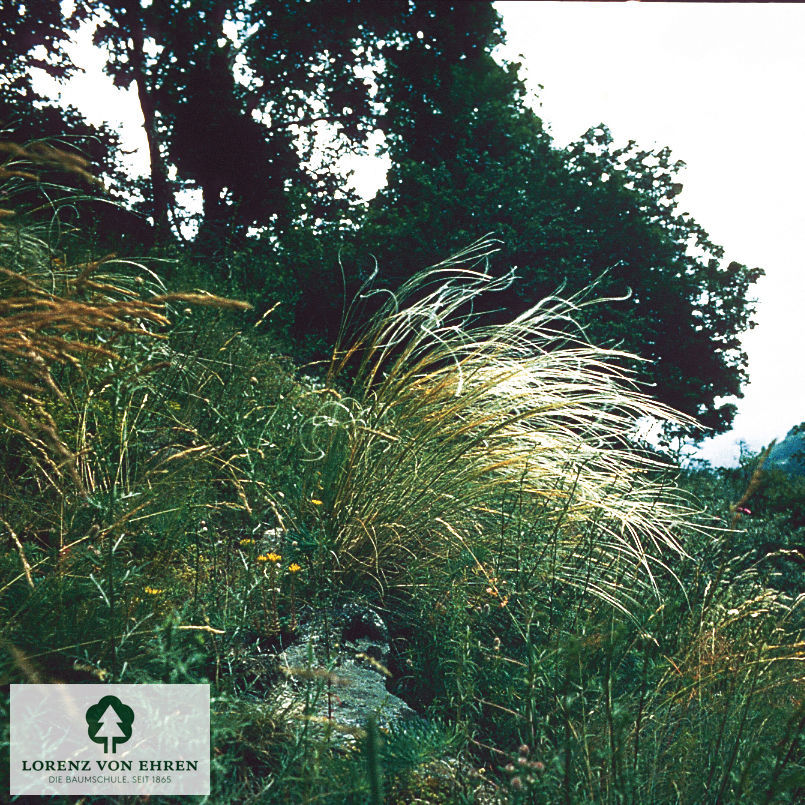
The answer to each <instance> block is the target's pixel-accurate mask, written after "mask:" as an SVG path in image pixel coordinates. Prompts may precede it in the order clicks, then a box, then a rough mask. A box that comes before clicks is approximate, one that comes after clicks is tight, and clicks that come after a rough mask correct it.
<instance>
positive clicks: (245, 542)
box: [238, 538, 254, 546]
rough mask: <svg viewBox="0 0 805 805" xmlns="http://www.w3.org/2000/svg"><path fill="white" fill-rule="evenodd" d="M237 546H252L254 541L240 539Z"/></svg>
mask: <svg viewBox="0 0 805 805" xmlns="http://www.w3.org/2000/svg"><path fill="white" fill-rule="evenodd" d="M238 545H244V546H245V545H254V540H253V539H249V538H246V539H242V540H240V541H239V542H238Z"/></svg>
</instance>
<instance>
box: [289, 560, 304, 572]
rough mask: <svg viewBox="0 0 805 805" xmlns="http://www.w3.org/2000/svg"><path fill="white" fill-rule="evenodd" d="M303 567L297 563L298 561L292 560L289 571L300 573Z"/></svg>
mask: <svg viewBox="0 0 805 805" xmlns="http://www.w3.org/2000/svg"><path fill="white" fill-rule="evenodd" d="M301 569H302V567H301V565H297V564H296V562H291V564H290V565H288V572H289V573H298V572H299V571H300V570H301Z"/></svg>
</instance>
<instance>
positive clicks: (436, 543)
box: [305, 241, 693, 603]
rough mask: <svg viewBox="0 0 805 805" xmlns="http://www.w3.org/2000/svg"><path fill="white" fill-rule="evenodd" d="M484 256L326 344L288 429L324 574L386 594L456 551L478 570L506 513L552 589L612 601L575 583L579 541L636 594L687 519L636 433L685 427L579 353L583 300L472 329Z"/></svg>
mask: <svg viewBox="0 0 805 805" xmlns="http://www.w3.org/2000/svg"><path fill="white" fill-rule="evenodd" d="M492 247H493V244H492V243H491V242H489V241H481V242H479V243H477V244H475V245H474V246H472V247H471V248H469V249H468V250H466V251H465V252H463V253H461V254H459V255H456V256H455V257H454V258H452V259H451V260H450V261H448V262H446V263H443V264H440V265H438V266H436V267H434V268H432V269H429V270H427V271H425V272H422V273H420V274H418V275H416V276H415V277H413V278H412V279H410V280H409V281H408V282H406V283H405V284H404V285H403V286H402V287H401V288H400V290H399V291H398V292H397V293H395V294H393V295H391V294H390V295H389V298H388V300H387V301H386V302H385V303H384V304H383V305H382V306H381V308H380V309H379V311H378V312H377V313H376V314H375V315H374V316H373V317H372V318H371V319H370V321H369V322H368V323H367V324H365V325H364V326H363V327H361V328H359V329H358V331H357V333H356V334H355V335H353V336H352V338H351V343H350V344H349V345H346V346H345V345H344V344H343V343H340V344H339V345H338V346H337V347H336V350H335V352H334V354H333V359H332V362H331V364H330V367H329V372H328V375H327V381H326V388H325V389H323V390H322V391H321V392H320V394H321V397H322V399H323V402H322V404H321V406H320V410H319V411H318V413H317V415H316V416H314V417H312V418H310V419H309V421H308V422H307V423H306V431H305V439H306V446H307V449H308V452H309V457H310V468H309V471H310V472H311V473H313V475H314V476H315V479H316V482H317V484H318V485H319V486H320V493H317V497H318V498H320V499H321V500H322V501H323V503H324V505H323V507H322V508H321V509H320V510H319V511H318V512H317V516H318V517H319V519H320V522H321V527H322V529H323V531H324V533H325V535H326V546H327V549H328V551H329V552H330V555H331V557H332V561H333V570H334V572H342V573H343V574H344V576H345V577H347V576H348V577H351V578H353V579H356V578H359V577H360V574H363V576H364V578H365V577H367V576H368V577H371V578H372V579H374V581H375V582H376V583H377V584H378V585H380V587H381V588H385V587H386V586H387V585H392V586H393V585H398V584H403V585H405V584H407V583H410V581H411V577H412V574H411V570H412V568H420V569H421V568H427V571H428V573H433V574H438V573H439V572H440V571H442V570H444V569H445V568H446V567H447V565H448V564H449V560H451V559H453V558H455V557H457V556H459V555H461V554H465V555H466V554H468V555H470V556H471V557H474V560H475V561H476V564H478V565H479V566H480V562H479V561H478V559H477V556H476V554H478V553H479V552H483V551H484V550H488V549H492V548H493V547H494V546H495V545H497V543H498V541H499V540H500V537H501V535H500V521H501V518H505V517H507V516H510V514H511V511H510V510H507V509H506V507H507V506H509V507H510V506H512V505H516V507H518V509H519V510H527V511H529V512H531V513H532V515H533V518H534V523H535V524H536V525H537V526H538V528H539V531H540V536H539V537H538V538H537V539H536V540H534V541H533V542H532V544H531V545H530V549H531V551H532V552H534V553H538V552H539V551H541V550H543V549H544V547H545V545H546V544H547V543H549V542H553V543H555V545H556V546H558V550H559V552H560V553H561V555H562V558H563V559H564V560H566V561H564V562H560V563H559V564H557V565H556V570H557V572H558V573H559V574H560V575H563V576H564V578H563V580H564V581H565V582H567V583H570V584H575V583H584V584H585V585H586V586H587V588H588V590H589V591H591V592H595V593H596V594H598V595H599V596H601V597H604V598H606V599H607V600H610V601H611V602H613V603H617V601H618V595H617V591H616V590H615V589H614V588H615V586H616V583H615V580H614V578H610V576H609V575H608V574H607V573H605V572H602V573H599V574H597V576H596V575H593V576H589V574H588V573H587V570H588V568H587V569H585V568H581V573H582V575H584V576H586V580H585V581H582V578H581V577H580V576H579V568H578V567H576V565H577V563H576V562H575V561H574V556H575V555H576V553H577V552H578V551H579V550H583V551H586V550H587V548H585V547H583V546H584V545H586V544H588V543H589V542H590V534H591V531H594V532H595V538H594V540H593V543H594V550H595V552H596V554H597V556H596V561H595V562H594V563H593V564H592V565H590V566H595V567H599V568H601V569H602V570H603V568H604V567H605V565H607V563H609V562H612V561H615V562H616V563H618V564H619V565H624V564H627V565H631V566H632V568H640V570H641V579H642V581H644V582H646V583H648V584H651V583H652V580H653V573H654V570H655V569H656V567H657V566H658V563H660V562H661V561H662V559H661V557H662V556H663V554H666V553H668V552H670V553H673V554H680V553H682V552H683V547H682V543H681V540H680V534H681V533H682V532H683V531H684V529H685V528H688V527H690V524H691V522H692V519H693V518H692V512H691V510H690V508H689V507H688V506H687V504H686V503H685V500H684V498H683V496H682V495H680V494H679V493H678V492H675V491H674V489H673V487H672V485H668V484H663V483H662V482H660V481H658V480H657V473H658V472H660V471H663V470H667V469H668V467H667V465H666V464H665V463H664V462H663V461H662V460H660V459H658V457H657V455H656V454H654V453H652V452H650V451H649V450H646V449H643V448H641V447H640V446H639V445H638V440H637V432H638V429H639V428H638V426H639V423H640V422H641V421H643V420H645V418H646V417H651V418H654V419H658V420H662V421H666V422H673V423H677V424H679V423H683V422H686V420H685V418H684V417H683V416H681V415H679V414H677V413H675V412H674V411H671V410H670V409H668V408H667V407H665V406H663V405H661V404H660V403H657V402H656V401H654V400H652V399H651V398H650V397H649V396H647V395H645V394H642V393H641V392H639V391H638V390H637V389H636V387H635V384H634V383H633V382H632V380H631V378H630V375H629V373H628V372H627V371H626V370H625V369H623V368H622V366H623V364H624V363H625V361H626V360H627V359H633V356H630V355H627V354H625V353H622V352H618V351H616V350H608V349H603V348H600V347H596V346H593V345H591V344H589V343H587V342H586V341H585V340H584V338H583V333H582V332H581V331H580V330H579V328H578V327H577V326H576V325H575V324H574V322H573V317H574V314H575V313H576V312H577V311H578V309H579V307H580V306H581V305H583V304H590V303H589V302H584V301H583V300H580V299H578V298H572V299H568V300H563V299H561V298H558V297H551V298H548V299H546V300H544V301H543V302H541V303H540V304H539V305H537V306H535V307H534V308H532V309H531V310H529V311H527V312H526V313H524V314H523V315H521V316H519V317H517V318H515V319H513V320H512V321H510V322H508V323H505V324H492V325H487V324H484V323H483V321H482V320H481V317H480V316H477V315H475V314H474V313H473V304H474V302H475V301H476V300H477V299H478V297H479V296H481V295H482V294H487V293H490V292H494V291H496V290H499V289H501V288H503V287H505V286H506V285H507V284H508V283H509V282H511V281H512V280H511V277H503V278H495V277H494V276H492V275H491V274H490V273H488V271H487V269H486V263H485V261H486V258H487V257H488V255H489V253H490V251H491V250H492ZM343 340H346V339H345V337H344V338H342V342H343ZM604 555H605V556H606V561H604ZM571 567H575V568H576V569H574V570H571ZM356 573H357V574H358V576H356V575H355V574H356ZM416 575H420V574H419V573H417V574H416Z"/></svg>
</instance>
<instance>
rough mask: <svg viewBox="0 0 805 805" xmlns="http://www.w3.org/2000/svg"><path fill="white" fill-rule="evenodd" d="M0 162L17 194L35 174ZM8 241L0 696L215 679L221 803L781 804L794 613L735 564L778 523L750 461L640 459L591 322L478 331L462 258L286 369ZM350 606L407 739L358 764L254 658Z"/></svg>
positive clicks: (627, 379) (481, 257)
mask: <svg viewBox="0 0 805 805" xmlns="http://www.w3.org/2000/svg"><path fill="white" fill-rule="evenodd" d="M7 152H8V151H7ZM8 153H9V154H10V158H11V159H12V160H15V161H14V162H13V163H12V162H6V163H5V165H4V168H3V169H4V171H5V174H4V175H5V178H6V180H8V181H12V180H13V181H18V180H19V181H27V180H30V179H29V177H28V176H26V175H25V174H27V173H30V172H31V171H32V168H30V166H29V165H28V164H27V163H30V164H32V165H38V166H39V167H40V168H42V167H47V165H46V164H44V162H43V160H45V157H44V156H43V157H41V158H40V157H39V156H38V154H39V152H38V151H37V149H31V148H23V149H22V150H21V151H20V150H16V151H13V152H8ZM42 153H45V152H42ZM55 158H56V157H55V156H54V155H53V152H50V151H47V159H49V160H51V162H52V160H53V159H55ZM37 159H39V161H38V162H37ZM60 159H61V161H60V162H59V163H58V164H59V166H60V167H61V168H64V165H65V164H68V165H69V164H70V163H69V160H68V161H65V159H66V158H60ZM26 160H27V162H26ZM23 163H25V164H23ZM76 164H77V163H76ZM80 170H86V167H85V166H83V165H82V166H80ZM21 174H22V175H21ZM0 207H3V208H4V209H6V208H10V207H11V203H10V201H9V200H8V198H7V199H6V200H5V201H4V202H3V204H0ZM12 220H13V219H12V217H11V216H6V218H4V224H3V227H2V228H0V255H1V256H2V260H1V261H0V264H2V267H3V274H2V278H0V312H2V313H3V322H2V325H0V403H1V405H0V416H1V417H2V424H3V430H2V434H0V444H2V449H3V457H4V460H3V467H2V472H3V485H2V491H0V531H1V532H2V533H3V537H4V541H3V547H2V551H1V552H0V613H2V618H1V619H0V678H2V679H3V681H4V682H5V683H8V682H20V681H29V682H32V681H43V682H52V681H57V680H67V681H97V680H102V681H113V682H193V681H209V682H210V683H211V685H212V690H213V745H214V747H215V749H214V756H213V767H214V780H213V794H212V795H211V797H210V799H209V801H211V802H265V803H272V802H276V803H280V802H282V803H286V802H300V803H302V802H304V803H314V802H316V803H321V802H328V803H346V802H366V801H371V802H378V801H386V802H389V803H392V802H399V803H403V802H405V803H408V802H467V803H469V802H474V801H482V802H500V803H504V802H512V803H521V802H529V803H543V802H545V803H554V802H566V803H571V802H579V803H582V802H590V803H593V802H595V803H625V802H634V803H728V802H730V803H731V802H746V803H754V802H795V801H797V800H798V799H799V798H800V797H801V795H802V793H803V787H804V786H805V783H804V782H803V757H802V749H801V746H800V741H801V734H802V730H803V726H805V710H804V709H803V707H804V705H803V701H805V700H804V699H803V695H802V672H801V668H802V661H803V658H805V654H804V653H803V648H805V641H803V634H802V625H803V622H802V615H801V607H802V602H803V596H802V595H800V594H799V590H797V589H793V590H792V589H791V584H783V583H781V582H780V580H779V579H778V578H777V576H776V575H775V574H774V573H769V572H768V571H767V570H766V569H764V568H766V566H765V565H763V564H762V563H759V562H758V561H755V559H753V558H752V557H751V556H750V557H748V553H747V552H748V551H749V549H750V548H751V545H752V543H753V541H754V542H757V541H759V540H761V539H762V538H763V539H769V533H770V530H771V529H773V528H777V526H776V525H774V522H772V520H771V518H770V519H768V520H767V519H755V520H751V519H750V520H748V519H747V518H746V517H744V518H740V517H736V512H737V509H738V508H742V509H745V508H746V506H747V504H751V501H752V499H753V496H755V495H758V494H761V492H762V484H761V474H760V473H761V472H762V471H760V470H759V471H757V473H755V474H754V475H753V474H752V472H749V474H748V475H747V476H746V478H745V479H744V482H743V485H742V486H738V485H737V483H736V484H733V485H732V486H731V487H729V488H727V487H726V486H725V484H724V481H723V479H722V480H721V481H719V482H718V483H717V482H716V481H715V480H714V479H715V476H714V475H712V474H711V475H707V476H706V477H705V478H704V479H701V478H699V479H698V480H697V479H695V478H694V479H692V480H691V481H689V482H688V483H689V484H693V483H694V482H695V484H696V485H695V488H696V490H697V491H698V492H699V493H700V495H703V500H700V501H698V502H697V500H696V499H695V498H694V497H693V496H692V495H691V494H689V493H688V492H686V491H684V487H683V486H681V485H680V482H679V479H678V477H677V476H678V475H679V468H678V467H675V466H674V465H673V464H671V463H670V462H669V461H668V460H667V459H665V458H663V457H662V456H661V455H660V454H659V453H658V452H657V451H655V450H653V449H651V448H650V447H649V446H647V445H646V444H645V443H644V442H642V441H641V440H640V431H641V428H642V427H643V425H644V424H645V422H646V420H647V419H655V420H659V421H666V422H674V423H677V424H684V419H683V418H682V417H680V416H679V415H677V414H675V413H674V412H673V411H670V410H668V409H667V408H665V407H663V406H661V405H659V404H658V403H656V402H655V401H653V400H652V399H651V398H650V397H649V396H647V395H646V394H645V393H642V392H641V391H640V390H639V389H638V387H637V386H636V385H635V383H634V382H633V381H632V379H631V375H630V374H629V373H628V372H626V371H625V370H624V369H622V368H621V367H622V366H623V365H624V362H625V361H627V360H631V359H632V358H633V356H627V355H624V354H623V353H620V352H618V351H617V350H612V349H603V348H600V347H597V346H595V345H592V344H589V343H587V341H586V340H585V338H584V333H583V331H581V330H580V329H579V328H578V327H577V326H576V325H575V324H574V323H573V319H574V315H575V314H576V313H577V312H578V309H579V307H580V306H583V305H588V304H594V303H595V301H594V300H592V299H584V298H578V297H577V298H572V299H562V298H560V297H551V298H549V299H546V300H544V301H543V302H542V303H541V304H539V305H537V306H536V307H535V308H533V309H532V310H530V311H528V312H526V313H524V314H523V315H522V316H520V317H518V318H516V319H514V320H513V321H510V322H508V323H504V324H497V323H489V322H488V321H487V320H485V319H483V318H482V317H479V316H477V315H476V314H475V313H474V312H473V311H474V305H475V302H476V300H477V299H478V297H479V296H480V295H481V294H488V293H491V294H494V292H495V291H496V290H498V289H501V288H502V287H504V286H505V285H506V284H507V283H509V282H511V281H512V277H511V276H503V277H500V276H495V275H493V274H492V273H491V269H490V268H489V266H488V262H487V261H488V258H489V257H490V255H491V251H492V249H493V244H492V243H491V242H489V241H481V242H479V243H477V244H474V245H473V246H472V247H470V248H469V249H467V250H466V251H465V252H463V253H461V254H459V255H456V256H454V257H453V258H451V260H449V261H446V262H444V263H442V264H439V265H437V266H435V267H433V268H431V269H429V270H427V271H425V272H422V273H419V274H417V275H415V276H413V277H412V278H411V279H410V280H409V281H408V282H407V283H405V284H404V285H403V286H402V287H401V288H400V289H398V290H397V291H396V292H394V293H393V294H390V293H387V294H385V295H380V294H377V293H373V292H371V291H370V290H365V292H364V294H363V296H361V297H358V298H357V299H356V300H355V304H354V306H353V307H352V308H351V311H350V314H349V315H347V316H346V317H345V322H344V326H343V328H342V331H341V335H340V337H339V340H338V342H337V343H336V345H335V348H334V351H333V355H332V359H331V360H330V362H329V364H328V365H327V366H325V367H312V368H311V367H308V368H306V369H303V370H301V371H300V370H299V369H297V367H296V366H295V365H294V363H293V361H292V360H291V359H289V358H287V357H285V356H282V355H280V354H278V351H277V349H276V346H275V345H276V343H277V338H276V337H272V338H271V339H269V338H266V337H265V336H262V335H261V333H262V332H263V329H262V328H264V327H266V326H267V323H266V322H264V321H262V322H258V325H259V326H258V327H254V326H252V325H251V324H250V325H249V327H248V328H247V327H245V326H244V322H243V320H242V319H241V320H238V319H237V318H236V317H237V315H238V314H237V312H234V313H228V312H226V311H225V310H220V307H221V306H225V305H226V304H227V303H226V302H225V300H221V299H218V298H216V297H212V296H210V295H206V294H204V293H203V292H200V291H198V290H195V289H194V290H192V291H188V292H184V293H182V292H170V291H169V290H167V289H165V288H164V287H162V286H161V284H160V281H159V279H158V275H157V273H156V272H155V271H153V270H151V269H150V268H149V267H147V265H146V263H145V262H142V261H141V262H130V261H125V260H118V259H117V258H109V259H92V258H87V257H83V258H82V259H80V260H74V259H72V258H71V257H70V254H71V251H70V249H68V248H66V247H65V248H61V247H59V248H58V249H56V248H55V244H54V243H53V241H52V239H51V236H50V235H48V234H47V232H46V231H45V230H43V229H42V228H41V226H40V227H39V228H37V225H36V224H32V223H30V222H26V221H21V222H20V223H11V222H12ZM49 231H50V232H51V233H52V232H53V231H54V227H52V226H50V227H49ZM177 274H178V275H179V276H181V271H179V272H177ZM208 303H209V304H211V305H214V306H217V308H219V309H212V308H210V307H209V306H208ZM362 307H373V308H374V312H373V313H371V314H370V315H361V308H362ZM268 325H270V319H269V321H268ZM268 345H271V348H269V347H268ZM30 356H34V357H33V358H31V357H30ZM24 358H30V360H23V359H24ZM36 358H38V360H37V359H36ZM306 373H307V374H306ZM775 522H776V521H775ZM786 527H787V526H786ZM777 536H779V535H777V533H776V532H775V533H774V535H773V538H775V539H776V538H777ZM785 544H789V543H785ZM790 544H793V543H790ZM791 578H794V577H791ZM356 598H360V600H364V601H367V602H369V603H371V604H372V605H374V606H375V607H376V608H378V609H379V610H380V611H381V612H382V613H383V614H384V616H385V618H386V620H387V622H388V624H389V626H390V629H391V634H392V655H391V663H390V669H389V670H390V671H391V673H392V679H391V681H390V683H389V685H390V689H391V690H393V691H394V692H395V693H397V694H398V695H400V696H402V697H403V698H405V699H406V701H408V702H409V703H410V704H411V706H413V707H414V708H415V709H416V710H417V711H418V712H419V713H420V715H421V716H422V717H423V718H422V720H420V721H416V722H413V723H411V724H407V725H400V726H399V728H395V729H393V730H392V731H391V732H390V733H388V734H383V733H381V732H379V731H378V730H376V729H375V728H374V727H372V725H371V724H368V725H367V732H366V734H364V735H362V736H361V737H360V739H359V741H358V743H357V744H354V746H353V749H352V750H350V751H345V749H344V744H343V741H342V739H341V738H339V735H341V734H342V732H339V729H338V727H339V725H338V724H337V719H336V722H335V723H331V724H329V726H328V728H327V729H325V730H321V729H318V730H316V729H313V728H312V727H311V721H310V719H309V718H304V717H302V718H300V717H299V716H298V715H293V713H294V712H297V713H298V709H297V710H294V708H291V707H289V706H288V704H287V702H286V703H281V702H280V701H278V700H277V697H276V696H275V695H274V689H275V687H274V686H275V684H276V679H275V677H274V676H273V675H272V673H271V672H270V670H267V668H268V666H266V665H265V663H264V662H263V659H261V656H259V655H258V654H257V648H256V647H257V646H258V645H259V646H262V647H263V648H264V650H267V651H268V652H269V653H270V652H271V651H274V650H276V649H278V648H280V647H281V646H283V645H287V643H288V641H291V640H293V639H294V635H295V633H296V627H297V625H298V622H299V621H300V620H302V619H303V618H305V617H307V616H308V615H309V614H310V613H311V612H327V610H328V608H330V607H332V606H334V605H335V604H336V603H338V602H341V601H345V600H355V599H356ZM264 656H265V655H262V657H263V658H264ZM329 673H330V671H325V672H324V673H323V674H321V675H319V676H315V675H311V676H310V679H309V681H308V684H307V687H306V688H305V689H304V690H302V691H300V692H299V694H298V695H299V696H300V697H302V698H303V702H302V704H303V707H302V710H301V712H302V713H303V714H309V713H310V712H312V702H313V701H314V700H315V699H316V698H317V697H321V696H327V695H330V693H329V690H328V687H327V685H328V680H329V676H328V675H329ZM0 709H1V710H2V712H3V714H4V715H5V714H7V710H8V698H7V696H6V697H0ZM3 729H4V730H6V729H7V721H6V722H5V726H4V728H3ZM0 745H2V748H3V751H4V752H5V751H7V749H8V734H7V731H6V732H4V733H3V737H2V739H0ZM0 768H3V769H7V768H8V766H7V764H4V763H0Z"/></svg>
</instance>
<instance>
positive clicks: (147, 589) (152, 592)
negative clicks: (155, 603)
mask: <svg viewBox="0 0 805 805" xmlns="http://www.w3.org/2000/svg"><path fill="white" fill-rule="evenodd" d="M143 589H144V590H145V592H146V593H148V595H162V593H164V592H165V591H164V590H158V589H157V588H156V587H144V588H143Z"/></svg>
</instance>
